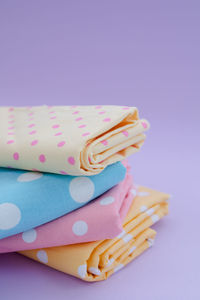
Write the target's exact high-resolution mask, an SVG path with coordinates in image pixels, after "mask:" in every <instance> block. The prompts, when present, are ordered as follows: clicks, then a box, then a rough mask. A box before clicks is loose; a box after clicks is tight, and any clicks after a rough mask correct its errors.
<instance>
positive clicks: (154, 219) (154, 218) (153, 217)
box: [151, 215, 160, 223]
mask: <svg viewBox="0 0 200 300" xmlns="http://www.w3.org/2000/svg"><path fill="white" fill-rule="evenodd" d="M151 219H152V221H153V223H156V222H157V221H158V220H160V218H159V216H158V215H153V216H151Z"/></svg>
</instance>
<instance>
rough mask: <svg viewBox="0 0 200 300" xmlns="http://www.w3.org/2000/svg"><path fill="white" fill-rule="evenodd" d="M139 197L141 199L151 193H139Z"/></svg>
mask: <svg viewBox="0 0 200 300" xmlns="http://www.w3.org/2000/svg"><path fill="white" fill-rule="evenodd" d="M138 196H140V197H145V196H149V193H148V192H139V193H138Z"/></svg>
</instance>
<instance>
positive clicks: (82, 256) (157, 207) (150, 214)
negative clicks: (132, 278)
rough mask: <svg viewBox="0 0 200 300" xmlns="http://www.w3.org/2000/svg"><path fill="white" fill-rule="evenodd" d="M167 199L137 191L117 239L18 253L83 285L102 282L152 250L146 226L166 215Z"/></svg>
mask: <svg viewBox="0 0 200 300" xmlns="http://www.w3.org/2000/svg"><path fill="white" fill-rule="evenodd" d="M168 198H169V195H167V194H164V193H161V192H157V191H154V190H151V189H148V188H145V187H140V188H139V192H138V196H136V197H135V198H134V200H133V202H132V205H131V207H130V209H129V212H128V214H127V216H126V218H125V220H124V224H123V231H122V232H121V233H120V234H119V235H118V236H117V237H115V238H113V239H107V240H101V241H95V242H88V243H81V244H73V245H67V246H59V247H52V248H45V249H36V250H27V251H21V252H20V253H21V254H23V255H25V256H27V257H30V258H32V259H34V260H37V261H39V262H42V263H44V264H47V265H48V266H50V267H52V268H55V269H57V270H59V271H62V272H65V273H67V274H71V275H73V276H76V277H78V278H81V279H83V280H85V281H99V280H104V279H106V278H108V277H109V276H110V275H111V274H113V273H114V272H116V271H118V270H120V269H121V268H122V267H124V266H125V265H126V264H128V263H129V262H130V261H132V260H133V259H134V258H136V257H137V256H138V255H140V254H141V253H142V252H144V251H145V250H146V249H147V248H149V247H150V246H152V244H153V241H154V238H155V234H156V232H155V231H154V230H152V229H151V228H150V226H151V225H152V224H154V223H155V222H157V221H158V220H160V219H161V218H162V217H163V216H165V215H166V214H167V213H168V202H167V200H168ZM102 217H103V216H102Z"/></svg>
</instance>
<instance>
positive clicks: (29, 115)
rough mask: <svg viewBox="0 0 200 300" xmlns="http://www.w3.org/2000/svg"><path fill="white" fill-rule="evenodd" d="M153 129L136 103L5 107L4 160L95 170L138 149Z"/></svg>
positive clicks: (46, 168)
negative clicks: (140, 113)
mask: <svg viewBox="0 0 200 300" xmlns="http://www.w3.org/2000/svg"><path fill="white" fill-rule="evenodd" d="M148 128H149V123H148V122H147V121H146V120H143V119H139V116H138V110H137V108H135V107H122V106H54V107H49V106H38V107H20V108H19V107H14V108H12V107H1V108H0V165H1V166H2V167H8V166H11V167H13V168H16V169H26V170H33V171H35V170H39V171H42V172H51V173H58V174H64V175H65V174H69V175H76V176H80V175H87V176H89V175H94V174H98V173H100V172H101V171H102V170H103V169H104V168H105V167H106V166H108V165H110V164H113V163H115V162H117V161H120V160H123V159H124V158H125V157H127V156H129V155H130V154H132V153H135V152H137V151H138V150H139V149H140V147H141V145H142V144H143V142H144V139H145V135H144V131H146V130H147V129H148Z"/></svg>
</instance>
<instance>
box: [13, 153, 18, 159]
mask: <svg viewBox="0 0 200 300" xmlns="http://www.w3.org/2000/svg"><path fill="white" fill-rule="evenodd" d="M13 158H14V160H19V153H18V152H15V153H14V154H13Z"/></svg>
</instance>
